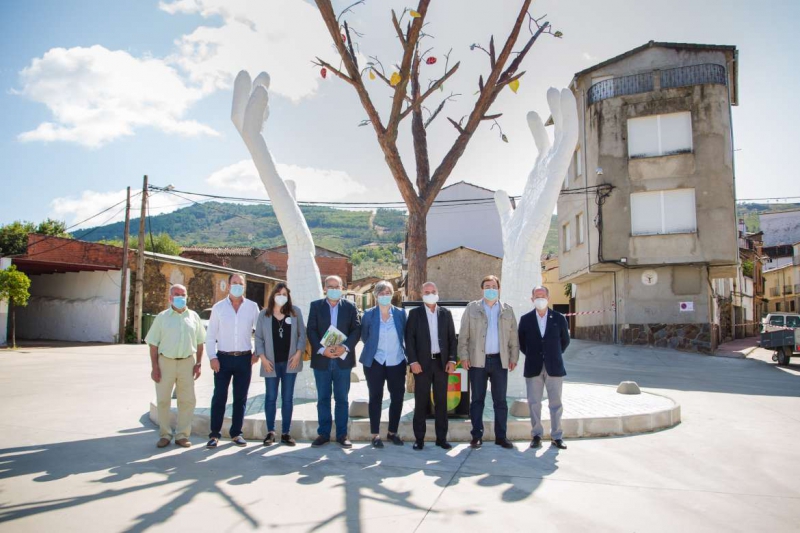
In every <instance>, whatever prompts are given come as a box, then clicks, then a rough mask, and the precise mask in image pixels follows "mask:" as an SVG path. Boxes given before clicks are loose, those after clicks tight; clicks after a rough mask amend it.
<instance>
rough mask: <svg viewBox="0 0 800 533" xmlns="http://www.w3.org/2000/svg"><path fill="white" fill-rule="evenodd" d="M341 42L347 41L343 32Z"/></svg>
mask: <svg viewBox="0 0 800 533" xmlns="http://www.w3.org/2000/svg"><path fill="white" fill-rule="evenodd" d="M342 42H343V43H346V42H347V36H346V35H345V34H344V33H343V34H342Z"/></svg>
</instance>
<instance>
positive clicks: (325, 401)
mask: <svg viewBox="0 0 800 533" xmlns="http://www.w3.org/2000/svg"><path fill="white" fill-rule="evenodd" d="M342 289H343V283H342V278H340V277H339V276H328V277H327V278H325V298H323V299H322V300H316V301H314V302H311V306H310V308H309V312H308V327H307V328H306V333H307V335H308V340H309V342H310V343H311V349H312V355H311V368H312V369H314V380H315V381H316V383H317V418H318V420H319V427H318V428H317V435H318V436H317V438H316V439H315V440H314V442H312V443H311V445H312V446H314V447H319V446H323V445H325V444H327V443H328V442H330V440H331V393H333V398H334V401H335V402H336V408H335V420H336V442H338V443H339V444H340V445H341V446H342V447H343V448H352V447H353V444H352V443H351V442H350V440H349V439H348V438H347V410H348V401H347V395H348V393H349V392H350V369H351V368H353V367H354V366H355V364H356V344H357V343H358V339H359V337H360V335H361V318H360V317H359V316H358V309H357V308H356V306H355V305H354V304H353V303H352V302H349V301H347V300H345V299H342ZM331 324H333V325H334V326H335V327H336V328H337V329H338V330H339V331H341V332H342V333H344V334H345V335H347V340H346V341H345V342H344V344H338V345H336V346H323V345H322V337H323V335H325V332H326V331H328V328H329V327H330V325H331Z"/></svg>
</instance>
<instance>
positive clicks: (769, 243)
mask: <svg viewBox="0 0 800 533" xmlns="http://www.w3.org/2000/svg"><path fill="white" fill-rule="evenodd" d="M758 220H759V223H760V225H761V232H762V233H763V234H764V241H763V244H762V251H763V252H764V255H766V256H767V258H768V259H767V260H766V263H765V264H764V271H765V272H767V271H769V270H773V269H775V268H780V267H782V266H786V265H790V264H792V245H793V244H794V243H796V242H798V241H800V209H790V210H787V211H774V212H771V213H761V214H759V215H758Z"/></svg>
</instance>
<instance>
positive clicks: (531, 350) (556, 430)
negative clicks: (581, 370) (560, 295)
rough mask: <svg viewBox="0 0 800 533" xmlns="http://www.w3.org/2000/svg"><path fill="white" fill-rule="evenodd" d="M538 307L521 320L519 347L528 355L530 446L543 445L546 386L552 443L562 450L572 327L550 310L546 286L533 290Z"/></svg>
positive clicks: (557, 313) (561, 316)
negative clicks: (563, 396)
mask: <svg viewBox="0 0 800 533" xmlns="http://www.w3.org/2000/svg"><path fill="white" fill-rule="evenodd" d="M532 300H533V305H534V307H535V309H534V310H533V311H531V312H530V313H527V314H525V315H523V316H522V318H521V319H520V321H519V349H520V351H521V352H522V353H524V354H525V369H524V375H525V384H526V387H527V390H528V408H529V409H530V412H531V426H532V430H531V436H532V437H533V440H532V441H531V448H538V447H539V446H541V444H542V434H543V433H544V431H543V429H542V395H543V393H544V389H545V388H546V389H547V402H548V405H549V407H550V439H551V440H552V442H553V446H555V447H556V448H560V449H562V450H565V449H567V446H566V445H565V444H564V441H563V440H562V436H563V431H562V429H561V414H562V412H563V411H564V409H563V406H562V404H561V390H562V388H563V385H564V376H566V375H567V371H566V369H565V368H564V359H563V357H562V354H563V353H564V350H566V349H567V346H569V326H568V324H567V319H566V318H564V315H562V314H561V313H559V312H557V311H553V310H552V309H550V307H549V304H550V291H549V290H548V289H547V287H544V286H541V285H540V286H538V287H535V288H534V289H533V298H532Z"/></svg>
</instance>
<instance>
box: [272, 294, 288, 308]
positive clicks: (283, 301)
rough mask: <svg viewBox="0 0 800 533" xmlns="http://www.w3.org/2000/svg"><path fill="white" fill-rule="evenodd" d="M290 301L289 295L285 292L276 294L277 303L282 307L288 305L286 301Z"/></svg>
mask: <svg viewBox="0 0 800 533" xmlns="http://www.w3.org/2000/svg"><path fill="white" fill-rule="evenodd" d="M288 301H289V297H288V296H285V295H283V294H276V295H275V303H276V304H278V306H280V307H283V306H284V305H286V302H288Z"/></svg>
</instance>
